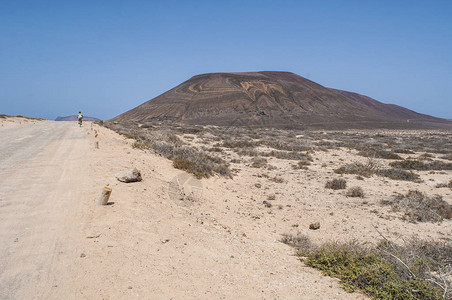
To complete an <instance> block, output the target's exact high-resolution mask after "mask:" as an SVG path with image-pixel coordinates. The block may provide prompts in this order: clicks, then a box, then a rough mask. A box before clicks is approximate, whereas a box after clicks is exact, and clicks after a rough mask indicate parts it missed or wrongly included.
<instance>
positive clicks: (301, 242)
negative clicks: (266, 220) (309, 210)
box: [281, 234, 315, 253]
mask: <svg viewBox="0 0 452 300" xmlns="http://www.w3.org/2000/svg"><path fill="white" fill-rule="evenodd" d="M281 242H282V243H284V244H287V245H289V246H292V247H294V248H295V249H296V250H297V251H298V252H299V253H307V252H310V251H311V250H313V249H314V248H315V246H314V244H313V243H312V242H311V240H310V239H309V237H308V236H306V235H302V234H298V235H294V234H283V237H282V239H281Z"/></svg>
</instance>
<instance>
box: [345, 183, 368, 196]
mask: <svg viewBox="0 0 452 300" xmlns="http://www.w3.org/2000/svg"><path fill="white" fill-rule="evenodd" d="M347 196H348V197H360V198H364V191H363V189H362V188H361V187H359V186H353V187H351V188H349V189H348V190H347Z"/></svg>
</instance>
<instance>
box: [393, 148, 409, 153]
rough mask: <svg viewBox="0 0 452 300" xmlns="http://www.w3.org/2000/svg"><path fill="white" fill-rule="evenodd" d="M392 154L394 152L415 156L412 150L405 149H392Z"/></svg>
mask: <svg viewBox="0 0 452 300" xmlns="http://www.w3.org/2000/svg"><path fill="white" fill-rule="evenodd" d="M392 152H394V153H402V154H414V152H413V151H411V150H410V149H405V148H396V149H392Z"/></svg>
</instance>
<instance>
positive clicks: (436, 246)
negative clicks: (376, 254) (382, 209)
mask: <svg viewBox="0 0 452 300" xmlns="http://www.w3.org/2000/svg"><path fill="white" fill-rule="evenodd" d="M377 249H378V250H380V252H381V254H382V255H383V257H384V258H385V259H386V260H387V261H389V262H391V264H392V265H393V266H394V269H395V270H396V272H397V274H399V276H401V277H402V278H404V279H407V280H412V279H422V280H425V281H428V282H429V283H430V284H431V285H432V286H433V287H434V288H440V289H441V290H442V297H443V298H444V299H452V290H451V287H452V245H451V243H450V242H440V241H433V240H419V239H418V238H417V237H413V238H411V239H409V240H407V241H405V242H404V244H403V245H396V244H393V243H391V242H390V241H389V240H387V239H385V240H384V241H382V242H381V243H379V244H378V246H377Z"/></svg>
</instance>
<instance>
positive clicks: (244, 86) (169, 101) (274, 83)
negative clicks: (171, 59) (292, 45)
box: [113, 72, 452, 129]
mask: <svg viewBox="0 0 452 300" xmlns="http://www.w3.org/2000/svg"><path fill="white" fill-rule="evenodd" d="M113 121H132V122H140V123H145V122H150V121H173V122H177V123H185V124H199V125H219V126H235V125H236V126H251V127H253V126H265V127H283V128H326V129H334V128H452V121H451V120H445V119H440V118H435V117H432V116H428V115H424V114H420V113H416V112H414V111H412V110H409V109H406V108H403V107H401V106H397V105H393V104H383V103H381V102H378V101H376V100H374V99H372V98H369V97H366V96H363V95H360V94H356V93H351V92H346V91H341V90H336V89H331V88H326V87H324V86H321V85H320V84H317V83H315V82H313V81H310V80H308V79H306V78H303V77H301V76H298V75H296V74H294V73H289V72H255V73H210V74H202V75H197V76H194V77H192V78H190V79H189V80H187V81H185V82H183V83H182V84H180V85H178V86H176V87H175V88H173V89H171V90H169V91H167V92H166V93H164V94H162V95H160V96H158V97H156V98H154V99H152V100H149V101H147V102H145V103H143V104H141V105H140V106H137V107H136V108H134V109H132V110H130V111H128V112H126V113H123V114H121V115H119V116H117V117H115V118H114V119H113Z"/></svg>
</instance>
